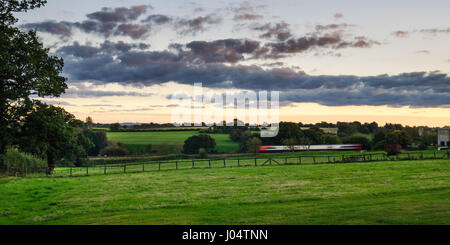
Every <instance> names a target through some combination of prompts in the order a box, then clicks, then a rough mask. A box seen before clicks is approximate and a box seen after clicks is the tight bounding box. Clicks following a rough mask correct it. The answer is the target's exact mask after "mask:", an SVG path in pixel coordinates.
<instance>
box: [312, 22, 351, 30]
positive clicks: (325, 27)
mask: <svg viewBox="0 0 450 245" xmlns="http://www.w3.org/2000/svg"><path fill="white" fill-rule="evenodd" d="M352 26H354V25H350V24H346V23H342V24H328V25H316V27H315V28H316V31H329V30H342V29H345V28H348V27H352Z"/></svg>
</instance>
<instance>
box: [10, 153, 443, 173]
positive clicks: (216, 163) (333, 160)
mask: <svg viewBox="0 0 450 245" xmlns="http://www.w3.org/2000/svg"><path fill="white" fill-rule="evenodd" d="M437 159H449V153H448V152H434V153H432V154H428V155H424V153H423V152H417V153H400V154H397V155H394V156H388V155H387V154H386V153H372V154H348V155H311V156H305V155H302V156H295V157H292V156H291V157H282V156H276V157H268V158H267V157H245V158H215V159H188V160H187V159H182V160H165V161H163V160H159V161H156V160H155V161H145V162H135V163H127V162H124V163H118V164H105V165H99V166H86V167H60V168H55V169H54V171H53V172H52V173H48V169H46V168H43V169H40V170H39V172H38V173H33V174H28V173H27V172H26V170H25V172H24V173H19V172H17V173H15V176H18V177H19V176H22V177H42V176H47V177H81V176H92V175H106V174H118V173H125V174H126V173H137V172H149V171H164V170H181V169H204V168H231V167H258V166H268V165H269V166H270V165H316V164H342V163H356V162H375V161H377V162H379V161H405V160H437Z"/></svg>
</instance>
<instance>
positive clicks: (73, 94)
mask: <svg viewBox="0 0 450 245" xmlns="http://www.w3.org/2000/svg"><path fill="white" fill-rule="evenodd" d="M111 96H132V97H150V96H153V94H151V93H138V92H124V91H102V90H78V89H68V90H67V91H66V93H64V94H63V95H62V97H63V98H98V97H111Z"/></svg>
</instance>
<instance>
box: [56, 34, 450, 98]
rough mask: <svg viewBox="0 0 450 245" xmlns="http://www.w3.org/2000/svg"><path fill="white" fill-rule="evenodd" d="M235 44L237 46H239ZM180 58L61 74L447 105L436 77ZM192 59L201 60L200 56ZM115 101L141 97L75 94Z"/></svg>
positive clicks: (99, 58)
mask: <svg viewBox="0 0 450 245" xmlns="http://www.w3.org/2000/svg"><path fill="white" fill-rule="evenodd" d="M217 43H221V45H223V46H222V47H228V45H229V46H230V47H234V46H233V45H231V44H225V43H226V41H218V42H217ZM231 43H234V41H233V42H231ZM213 44H215V43H213ZM239 44H240V45H242V42H239ZM208 45H210V44H208ZM208 45H207V46H208ZM240 45H237V47H235V48H234V49H235V50H240V52H247V51H248V52H250V51H252V50H253V49H252V48H250V49H246V48H244V47H245V45H244V46H243V47H241V46H240ZM240 48H242V49H240ZM186 52H188V53H184V52H181V53H172V52H169V51H163V52H157V51H153V52H149V51H129V52H126V53H123V54H122V55H119V56H117V58H116V59H113V58H112V57H111V56H109V55H108V54H105V53H97V54H95V55H93V56H90V57H86V58H81V59H80V58H70V57H71V56H69V57H67V58H66V59H65V60H66V66H65V73H67V75H68V76H69V78H71V79H74V80H81V81H83V80H85V81H93V82H94V83H98V84H106V83H114V82H117V83H120V84H124V85H136V86H142V85H143V86H149V85H155V84H162V83H165V82H169V81H175V82H177V83H180V84H193V83H194V82H203V86H205V87H209V88H238V89H248V90H279V91H281V96H282V100H283V101H285V102H317V103H320V104H324V105H389V106H402V105H406V106H415V107H420V106H431V107H438V106H446V105H448V104H449V101H450V100H449V99H450V78H449V77H447V75H446V74H443V73H439V72H431V73H430V72H429V73H427V72H415V73H404V74H399V75H395V76H390V75H380V76H366V77H357V76H312V75H308V74H305V73H304V72H302V71H297V70H294V69H291V68H271V69H263V68H262V67H260V66H256V65H252V66H250V65H233V66H228V65H224V64H222V63H207V62H204V63H200V64H199V63H196V62H195V61H193V60H191V57H190V56H189V55H192V53H189V52H193V51H189V50H188V51H186ZM197 52H198V51H197ZM200 53H201V52H200ZM198 56H199V57H201V55H200V54H198ZM72 93H73V92H72ZM97 93H102V94H97ZM105 93H106V94H105ZM69 94H70V93H69ZM121 95H128V96H146V95H139V94H138V93H136V94H130V93H122V92H109V93H108V92H98V91H92V90H90V91H86V92H83V93H81V96H121ZM79 96H80V95H79Z"/></svg>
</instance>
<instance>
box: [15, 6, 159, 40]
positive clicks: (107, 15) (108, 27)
mask: <svg viewBox="0 0 450 245" xmlns="http://www.w3.org/2000/svg"><path fill="white" fill-rule="evenodd" d="M149 8H151V6H149V5H141V6H133V7H130V8H126V7H121V8H115V9H111V8H103V9H102V10H101V11H98V12H94V13H91V14H87V15H86V17H87V18H88V19H87V20H84V21H81V22H66V21H61V22H56V21H44V22H37V23H29V24H25V25H23V26H22V27H23V28H25V29H37V30H38V31H41V32H47V33H50V34H54V35H60V36H64V37H70V36H71V35H72V33H73V29H74V28H76V29H79V30H81V31H83V32H86V33H93V34H99V35H102V36H105V37H109V36H111V35H113V34H114V35H116V36H117V35H124V36H129V37H132V38H134V39H137V38H141V37H143V36H145V35H146V34H148V33H149V31H150V27H149V26H144V25H139V24H133V23H132V22H133V21H135V20H137V19H138V18H139V17H140V16H142V15H143V14H145V13H146V11H147V9H149Z"/></svg>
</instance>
